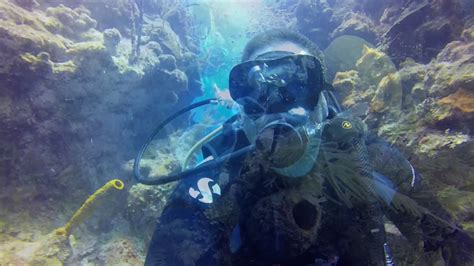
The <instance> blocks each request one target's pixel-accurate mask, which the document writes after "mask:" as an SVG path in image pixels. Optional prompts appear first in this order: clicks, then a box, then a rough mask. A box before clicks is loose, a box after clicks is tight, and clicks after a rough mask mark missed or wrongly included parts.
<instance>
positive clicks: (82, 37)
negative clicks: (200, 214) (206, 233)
mask: <svg viewBox="0 0 474 266" xmlns="http://www.w3.org/2000/svg"><path fill="white" fill-rule="evenodd" d="M133 2H135V1H134V0H115V1H89V0H77V1H65V0H44V1H37V0H3V1H0V16H1V20H0V61H1V62H2V64H0V87H1V88H2V89H1V90H0V123H1V125H2V126H1V127H0V181H1V182H2V187H1V189H0V201H1V202H2V207H1V208H0V264H1V265H3V264H6V265H64V264H66V265H88V264H89V265H90V264H94V265H118V264H121V265H139V264H142V262H143V259H144V250H145V249H146V245H147V242H148V240H149V238H150V237H151V231H152V230H153V226H154V223H155V221H156V219H157V218H158V217H159V215H160V214H161V212H162V210H163V207H164V205H165V204H166V202H167V197H168V196H169V195H170V193H171V191H172V190H173V188H174V185H175V184H170V185H166V186H161V187H146V186H142V185H137V184H134V182H133V180H132V173H131V162H130V160H131V158H133V156H134V153H135V151H136V150H137V147H138V145H139V144H141V141H142V140H143V139H144V137H146V135H147V134H148V132H150V131H151V130H152V129H153V128H154V125H155V124H156V123H157V122H158V121H160V120H161V119H162V118H163V114H165V113H168V112H169V111H171V110H172V109H175V108H178V107H180V106H182V105H185V104H187V102H189V101H190V100H191V98H192V97H194V96H197V95H200V94H201V93H202V92H201V86H203V85H202V84H201V78H200V69H199V67H200V65H202V61H203V60H204V61H205V60H209V61H212V62H211V63H214V61H215V62H216V67H217V66H222V65H220V64H219V62H220V61H219V60H220V59H221V58H220V57H222V56H228V55H229V51H234V52H235V51H237V50H238V49H239V48H240V47H239V45H240V44H239V43H237V42H235V40H238V39H239V38H240V37H239V38H237V37H236V38H235V39H232V40H225V39H222V36H219V34H218V33H214V32H210V33H208V34H207V35H206V36H204V35H205V34H202V36H200V38H201V39H198V40H196V39H193V38H192V37H191V36H190V35H189V32H190V31H193V30H195V28H194V27H195V26H196V25H190V24H189V21H187V19H189V18H188V17H187V16H188V14H187V9H189V8H191V7H189V6H184V5H182V3H180V2H179V1H163V0H153V1H144V8H143V14H141V15H143V20H142V23H143V25H142V27H143V28H142V29H141V32H142V35H141V37H140V38H137V37H138V36H137V34H138V32H137V30H138V29H139V28H132V24H133V23H132V22H133V20H134V19H137V17H136V16H135V17H134V16H133V12H135V11H136V10H134V9H132V8H131V3H133ZM278 2H279V3H278V4H275V5H277V6H278V5H280V6H283V5H284V4H285V3H286V4H288V5H287V8H288V10H292V11H293V9H294V11H295V13H294V15H296V19H295V18H294V16H292V15H293V14H290V15H288V13H285V12H280V13H278V12H275V13H271V14H272V15H273V16H274V17H279V18H280V19H279V20H278V21H279V23H280V24H282V23H281V22H282V21H284V22H288V25H286V24H285V25H284V26H285V27H290V28H292V27H293V26H294V24H293V22H294V20H296V24H295V25H296V27H295V28H296V29H297V30H299V31H300V32H302V33H303V34H305V35H306V36H308V37H309V38H310V39H311V40H313V41H314V42H316V43H317V44H318V46H319V47H320V48H321V49H323V50H325V51H324V53H325V57H326V64H327V65H328V66H327V72H326V73H325V74H326V77H327V79H328V81H332V84H333V86H334V88H335V90H336V91H337V92H338V94H339V95H338V96H339V97H340V98H341V101H342V103H343V105H344V106H345V107H348V108H351V107H354V106H357V105H358V104H360V103H363V104H366V105H367V106H370V110H369V113H368V114H367V115H366V116H364V118H365V121H366V122H367V124H368V125H369V126H370V128H371V130H372V131H373V132H376V133H377V134H379V135H380V136H382V137H384V138H386V139H388V140H389V141H390V142H391V143H392V144H393V145H396V146H398V147H399V148H400V149H402V151H403V152H404V153H406V154H407V156H408V157H409V158H410V161H411V162H412V164H413V165H414V167H415V169H416V170H417V172H419V174H420V176H422V177H423V178H424V179H425V180H427V182H428V183H429V184H430V186H431V187H432V188H433V190H434V192H435V194H436V195H437V196H438V199H439V200H440V202H441V203H442V204H443V205H444V207H446V208H447V209H448V210H449V211H450V212H451V213H452V214H453V216H454V217H455V218H456V220H457V221H458V222H459V224H460V225H462V226H463V228H464V229H466V230H467V231H468V232H470V233H471V234H473V235H474V219H473V217H474V211H473V206H472V202H474V194H473V193H474V165H473V163H472V162H473V161H474V142H473V140H472V132H473V130H474V127H473V125H474V89H473V88H474V76H473V73H474V15H473V14H474V4H473V2H472V1H470V0H433V1H431V0H429V1H428V0H406V1H393V0H384V1H376V0H362V1H353V0H321V1H309V0H304V1H298V2H297V3H291V2H292V1H278ZM195 8H196V9H198V8H202V6H195ZM267 11H275V9H271V8H269V9H268V10H266V11H265V12H267ZM277 11H278V10H277ZM267 13H268V12H267ZM267 13H265V14H267ZM255 14H258V13H255ZM269 14H270V13H269ZM139 15H140V14H139ZM215 15H216V14H215ZM219 15H220V16H221V19H224V20H225V14H219ZM216 16H217V15H216ZM275 21H276V20H275ZM275 21H273V20H272V18H270V17H265V18H255V19H254V21H253V22H252V23H253V24H251V25H254V26H255V28H254V29H252V31H251V32H247V35H248V36H243V37H242V40H243V39H245V38H247V37H250V36H251V35H253V34H254V33H255V32H258V31H260V30H262V29H264V28H265V27H266V26H269V25H270V26H275V25H277V24H274V25H272V23H274V22H275ZM260 22H261V23H260ZM226 23H227V22H226ZM259 23H260V24H259ZM280 24H278V25H280ZM283 24H284V23H283ZM226 25H227V24H226ZM257 26H258V27H257ZM134 31H135V32H134ZM236 35H237V34H236ZM243 35H245V34H243ZM347 35H355V36H347ZM209 36H212V37H215V39H216V40H219V44H218V47H217V48H215V49H213V50H208V51H205V53H206V55H205V56H202V55H201V54H199V52H202V51H200V50H199V48H198V44H199V42H201V41H202V42H205V41H206V40H208V39H207V38H208V37H209ZM356 36H357V37H356ZM132 38H136V39H134V40H135V49H136V47H137V46H138V47H140V51H139V53H136V58H135V59H134V60H132V61H133V64H130V61H131V60H130V58H131V55H132V54H133V52H132V51H133V49H134V47H132V44H131V42H132V41H131V40H132ZM375 45H376V46H375ZM234 46H235V47H234ZM239 51H240V50H239ZM203 58H204V59H203ZM206 71H209V73H210V72H211V71H212V69H206V70H205V71H204V72H202V73H208V72H206ZM183 121H184V120H180V121H178V123H179V124H175V125H171V126H170V128H167V129H166V131H167V132H170V131H171V129H174V128H173V126H177V127H179V126H180V125H182V124H184V123H183ZM206 122H210V123H214V122H215V121H206ZM200 126H203V125H200ZM200 126H196V128H193V129H192V130H189V131H185V132H181V131H178V133H176V134H177V135H171V136H170V138H169V139H166V140H163V141H161V142H159V143H157V144H156V145H154V146H153V148H152V151H151V155H150V156H149V157H147V158H146V159H144V160H143V166H144V168H145V169H148V172H149V173H150V174H151V175H160V174H163V173H168V172H169V171H172V170H175V169H177V168H178V167H179V165H180V163H182V162H179V161H178V158H181V157H184V156H183V154H186V152H187V151H188V150H189V149H190V147H191V146H192V144H193V143H192V141H191V140H192V139H194V137H197V136H199V135H205V133H203V132H206V129H203V128H200ZM193 130H196V131H199V132H198V133H196V132H194V131H193ZM201 131H202V132H201ZM207 133H208V132H207ZM180 134H181V135H182V137H179V135H180ZM167 143H171V144H170V145H171V146H175V145H176V146H177V148H176V149H175V150H173V149H171V146H169V145H168V144H167ZM178 143H179V145H178ZM120 165H125V167H118V166H120ZM112 176H120V177H123V182H124V183H125V185H126V187H127V188H129V189H128V190H124V191H121V192H123V194H124V196H123V197H117V198H116V199H114V200H113V201H110V202H108V203H107V204H106V206H96V208H97V211H96V213H98V214H100V215H92V216H90V217H89V218H88V219H85V220H83V223H80V226H77V227H76V228H75V229H74V234H69V233H70V230H65V231H63V232H64V235H57V234H56V233H54V230H55V229H56V228H58V227H60V226H62V225H64V224H66V223H67V221H68V219H69V218H70V216H71V215H72V214H73V210H75V209H76V208H77V206H78V204H80V202H83V200H84V198H86V197H87V196H88V195H90V194H91V193H92V192H94V190H95V188H97V187H99V186H101V185H102V184H104V183H105V182H106V181H108V180H109V179H110V178H111V177H112ZM125 195H126V196H125ZM98 205H100V204H98ZM124 206H126V208H124ZM77 224H79V223H77ZM387 228H388V229H387V231H388V232H389V240H390V241H391V243H394V246H393V247H394V252H395V253H396V257H397V259H401V258H402V257H404V258H410V257H416V259H412V260H410V259H407V261H406V262H407V263H414V264H417V263H419V262H420V264H422V263H421V261H424V263H427V264H430V263H431V262H432V263H431V264H434V263H436V262H437V261H438V262H439V260H440V257H439V254H435V255H433V257H430V258H424V257H421V256H417V255H419V254H418V253H417V252H418V251H417V250H415V249H413V250H409V248H407V244H406V240H404V239H403V236H401V235H400V233H399V232H398V231H397V229H396V228H394V226H393V225H392V226H391V225H390V224H387ZM52 232H53V233H52ZM66 235H69V238H66Z"/></svg>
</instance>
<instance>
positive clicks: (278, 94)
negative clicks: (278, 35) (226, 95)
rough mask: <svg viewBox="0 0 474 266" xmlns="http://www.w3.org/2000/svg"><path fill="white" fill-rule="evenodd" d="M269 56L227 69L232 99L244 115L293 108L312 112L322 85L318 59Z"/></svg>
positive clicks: (280, 53)
mask: <svg viewBox="0 0 474 266" xmlns="http://www.w3.org/2000/svg"><path fill="white" fill-rule="evenodd" d="M271 53H272V54H271V55H268V56H263V57H257V59H255V60H253V61H248V62H244V63H242V64H239V65H237V66H235V67H234V68H233V69H232V70H231V72H230V75H229V90H230V95H231V97H232V99H234V100H235V101H236V102H237V103H239V104H240V105H242V106H243V108H244V111H245V112H246V113H247V114H263V113H267V114H269V113H280V112H286V111H288V110H290V109H292V108H296V107H303V108H305V109H308V110H311V109H313V108H314V106H315V104H316V103H317V102H318V98H319V94H320V92H321V91H322V90H323V85H324V78H323V71H322V67H321V63H320V62H319V60H318V59H317V58H316V57H314V56H312V55H301V54H299V55H295V54H292V53H287V52H286V53H284V54H282V52H278V51H277V52H271ZM275 53H278V54H275ZM282 55H285V56H282Z"/></svg>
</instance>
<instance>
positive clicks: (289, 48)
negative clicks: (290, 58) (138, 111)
mask: <svg viewBox="0 0 474 266" xmlns="http://www.w3.org/2000/svg"><path fill="white" fill-rule="evenodd" d="M271 51H285V52H292V53H294V54H310V53H309V52H308V51H307V50H306V49H304V47H302V46H300V45H298V44H296V43H293V42H290V41H279V42H275V43H270V44H268V45H267V46H264V47H262V48H260V49H258V50H256V51H255V52H253V53H252V54H251V55H250V57H249V60H255V58H257V56H259V55H261V54H264V53H267V52H271Z"/></svg>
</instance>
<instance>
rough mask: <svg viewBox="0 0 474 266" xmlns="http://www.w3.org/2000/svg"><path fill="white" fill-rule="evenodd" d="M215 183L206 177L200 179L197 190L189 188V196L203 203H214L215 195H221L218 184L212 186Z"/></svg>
mask: <svg viewBox="0 0 474 266" xmlns="http://www.w3.org/2000/svg"><path fill="white" fill-rule="evenodd" d="M211 182H212V183H215V182H214V180H212V179H210V178H208V177H204V178H201V179H199V181H198V182H197V190H196V189H195V188H193V187H190V188H189V195H190V196H191V197H193V198H195V199H198V200H199V201H200V202H202V203H207V204H210V203H212V202H214V198H213V194H216V195H221V188H220V187H219V185H218V184H217V183H215V184H214V185H212V186H211V185H210V183H211Z"/></svg>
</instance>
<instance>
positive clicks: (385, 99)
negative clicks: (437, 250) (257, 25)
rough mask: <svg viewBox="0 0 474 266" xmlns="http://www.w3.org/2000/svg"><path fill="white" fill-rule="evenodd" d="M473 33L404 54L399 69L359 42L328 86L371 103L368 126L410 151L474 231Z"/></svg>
mask: <svg viewBox="0 0 474 266" xmlns="http://www.w3.org/2000/svg"><path fill="white" fill-rule="evenodd" d="M471 35H472V27H468V28H466V29H465V30H464V31H462V34H459V37H457V39H456V40H454V41H451V42H449V43H447V44H446V45H445V46H444V47H443V48H442V49H440V50H438V52H439V53H438V54H437V55H436V56H433V57H432V60H431V61H430V62H429V63H426V64H421V63H417V62H415V60H413V59H411V58H407V59H405V60H404V61H403V62H401V63H400V69H397V68H396V67H395V65H394V64H393V63H391V62H390V59H389V57H388V56H386V55H385V54H384V53H382V52H381V51H380V50H374V49H372V48H368V47H364V51H363V54H362V55H361V57H360V59H359V60H358V61H357V62H356V65H355V66H354V67H353V68H352V69H351V70H346V69H344V70H345V71H342V72H338V73H336V75H335V78H334V81H333V86H334V87H335V89H336V90H337V91H338V92H339V95H340V96H341V97H342V98H343V104H344V105H345V106H353V105H355V104H357V103H360V102H369V103H370V106H371V108H370V112H369V114H368V116H367V117H366V119H365V121H366V122H367V123H368V124H369V126H370V127H371V128H372V130H375V131H377V132H378V134H379V135H381V136H383V137H384V138H386V139H388V140H389V141H390V142H392V143H393V144H394V145H397V146H398V147H400V148H401V149H402V150H403V151H404V152H405V153H407V154H409V156H410V158H411V162H412V163H413V165H414V167H415V169H417V171H419V173H420V174H421V175H422V176H423V178H424V179H425V180H426V181H427V182H428V183H429V184H430V186H431V187H432V188H433V190H434V191H435V193H436V195H437V196H438V199H439V200H440V202H441V204H442V205H443V206H444V207H445V208H446V209H447V210H449V211H450V212H451V214H452V215H453V216H454V217H455V219H456V220H457V221H458V222H459V224H461V225H462V226H463V228H464V229H466V230H467V231H468V232H470V233H473V234H474V231H473V229H472V228H473V220H472V217H473V212H472V211H473V209H472V206H471V205H472V204H471V202H472V201H473V199H474V196H473V191H474V190H473V188H474V187H473V186H472V184H473V182H474V176H473V175H472V173H473V170H474V165H473V164H472V158H473V157H472V156H473V154H472V151H471V150H472V149H473V147H474V146H473V145H474V142H473V141H472V132H473V129H474V128H473V127H472V125H473V121H474V120H473V106H474V105H473V104H474V97H473V96H474V95H473V88H474V84H473V80H474V79H473V77H472V74H471V73H472V72H473V71H474V69H473V64H472V63H473V62H474V61H473V58H474V50H473V44H474V43H473V41H472V36H471ZM422 46H423V45H422ZM404 51H405V50H404ZM389 52H390V50H389ZM410 52H411V51H410ZM352 61H353V60H352ZM349 62H350V60H349ZM375 86H376V87H375ZM374 88H375V89H374ZM392 241H395V243H397V241H399V240H396V239H394V240H392ZM430 259H433V260H434V261H436V259H435V258H430ZM434 261H432V262H433V263H434ZM414 263H416V262H414Z"/></svg>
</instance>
